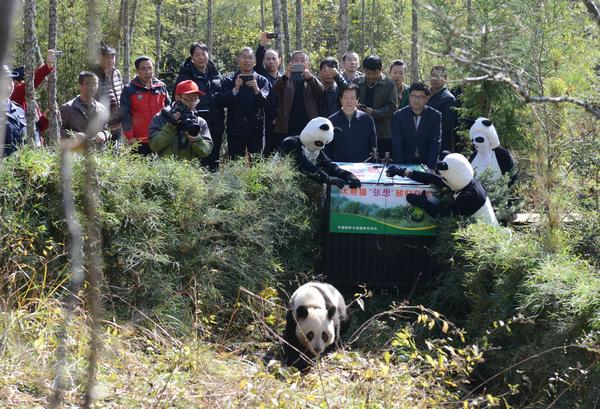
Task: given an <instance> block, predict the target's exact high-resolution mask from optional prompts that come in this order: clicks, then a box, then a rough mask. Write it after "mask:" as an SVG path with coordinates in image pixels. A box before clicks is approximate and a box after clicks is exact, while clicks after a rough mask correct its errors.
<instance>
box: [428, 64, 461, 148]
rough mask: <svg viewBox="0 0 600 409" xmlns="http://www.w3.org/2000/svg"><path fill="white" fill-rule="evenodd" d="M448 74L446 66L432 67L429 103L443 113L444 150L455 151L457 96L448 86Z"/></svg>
mask: <svg viewBox="0 0 600 409" xmlns="http://www.w3.org/2000/svg"><path fill="white" fill-rule="evenodd" d="M447 81H448V74H447V73H446V68H445V67H442V66H441V65H436V66H435V67H433V68H432V69H431V76H430V78H429V82H430V84H431V96H430V97H429V100H428V101H427V105H429V106H430V107H432V108H433V109H436V110H438V111H440V114H442V150H449V151H451V152H454V144H455V142H456V141H455V140H454V139H455V138H454V133H455V132H454V128H455V127H456V98H455V97H454V95H452V93H451V92H450V91H448V88H446V82H447Z"/></svg>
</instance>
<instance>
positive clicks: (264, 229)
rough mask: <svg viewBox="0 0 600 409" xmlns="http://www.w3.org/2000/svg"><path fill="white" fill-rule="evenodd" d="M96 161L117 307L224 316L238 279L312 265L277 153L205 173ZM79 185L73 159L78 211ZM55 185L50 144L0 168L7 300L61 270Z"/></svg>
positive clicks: (59, 276)
mask: <svg viewBox="0 0 600 409" xmlns="http://www.w3.org/2000/svg"><path fill="white" fill-rule="evenodd" d="M95 161H96V167H97V169H98V174H97V183H98V186H99V197H100V208H99V215H100V219H101V224H102V232H103V251H104V259H103V261H104V274H105V278H106V285H107V290H108V291H107V292H106V294H107V297H108V298H109V299H110V300H111V301H112V303H113V304H111V305H115V306H117V307H119V308H118V310H119V311H121V312H123V311H126V312H127V313H129V314H133V316H134V317H139V316H144V315H153V314H160V315H161V316H162V317H163V319H169V317H172V319H173V321H175V322H177V321H183V322H187V323H190V322H191V319H192V318H193V319H194V321H195V320H196V319H197V318H199V315H201V316H202V317H209V316H213V315H215V314H217V315H218V313H222V314H226V313H227V311H228V309H227V308H226V306H228V305H231V304H233V301H234V300H235V298H236V295H237V291H238V288H239V287H240V286H244V287H247V288H249V289H250V290H252V291H259V290H260V289H262V288H264V287H266V286H268V285H274V284H275V283H276V282H277V280H278V279H281V278H283V277H285V276H293V275H294V274H295V273H301V272H309V271H310V270H311V269H312V268H313V263H315V261H316V260H315V259H316V257H315V255H318V254H319V252H318V250H317V249H316V248H315V245H314V244H313V243H314V241H313V240H311V239H312V235H313V231H314V229H313V227H314V225H315V224H316V223H318V217H317V216H316V206H315V205H314V204H313V203H312V202H310V201H309V200H308V198H307V195H306V194H305V193H304V191H303V190H302V189H301V188H300V185H299V179H300V178H299V177H298V176H297V172H295V171H294V170H293V169H292V168H291V167H290V166H289V164H288V163H287V162H285V161H284V162H279V163H271V162H267V161H260V160H258V161H255V162H253V164H252V166H251V167H248V166H246V165H245V163H244V162H242V161H240V162H233V163H230V164H228V165H227V166H225V167H223V169H222V170H220V171H219V172H217V173H214V174H212V173H209V172H206V171H205V170H203V169H202V168H200V167H199V166H197V165H196V164H193V163H189V162H178V161H175V160H164V159H161V160H155V159H146V158H138V157H133V156H130V155H127V154H125V155H119V154H115V153H110V152H109V153H103V154H99V155H96V156H95ZM84 183H87V181H86V180H84V178H83V160H82V158H81V157H77V158H76V160H75V163H74V190H75V195H76V202H77V207H78V209H81V208H82V205H81V204H82V194H81V191H82V186H83V184H84ZM60 186H61V179H60V158H59V156H58V155H57V154H56V153H53V152H49V151H46V150H29V149H23V150H22V151H20V152H19V153H17V154H15V155H12V156H11V157H9V158H7V159H6V160H5V161H4V162H3V164H2V167H1V168H0V206H1V207H2V216H1V218H0V237H1V242H0V245H1V248H0V252H1V255H0V268H1V271H0V277H1V278H2V283H3V287H4V288H5V293H6V294H9V295H12V296H13V299H14V300H22V297H23V292H22V291H23V289H24V288H32V287H33V288H36V289H37V292H38V293H39V292H41V291H43V289H42V288H41V287H40V286H39V284H40V282H41V281H40V280H41V277H42V274H41V271H43V270H44V268H47V271H48V274H47V276H46V275H44V277H45V280H46V281H44V282H45V283H46V285H47V287H48V288H53V289H55V288H56V287H57V286H59V284H60V283H62V282H63V280H64V279H65V277H66V274H65V272H66V271H67V270H68V262H69V258H68V257H66V256H65V253H66V251H67V247H66V246H65V243H66V242H67V237H66V231H65V225H64V220H63V219H64V216H63V209H62V202H61V199H62V198H61V194H60V192H61V187H60ZM17 250H18V251H17ZM44 250H46V251H45V252H44ZM291 253H294V254H295V255H296V256H293V257H290V254H291ZM307 255H308V256H307ZM44 266H46V267H44ZM48 277H49V279H48ZM48 280H49V281H48ZM31 295H32V298H33V293H32V294H31ZM38 295H39V294H38ZM123 307H126V308H125V309H123ZM136 311H137V312H138V313H139V312H141V314H138V313H136ZM165 317H166V318H165Z"/></svg>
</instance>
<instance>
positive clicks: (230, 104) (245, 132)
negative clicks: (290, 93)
mask: <svg viewBox="0 0 600 409" xmlns="http://www.w3.org/2000/svg"><path fill="white" fill-rule="evenodd" d="M255 62H256V58H255V57H254V52H253V51H252V49H251V48H250V47H244V48H242V50H241V51H240V53H239V54H238V66H239V70H238V71H236V72H235V73H233V74H232V75H230V76H228V77H227V78H225V79H224V80H223V86H222V91H221V93H220V94H219V96H218V100H219V103H220V104H221V105H222V106H224V107H226V108H227V145H228V151H229V156H230V157H231V158H232V159H236V158H237V157H239V156H244V154H245V152H246V151H247V152H248V153H251V154H252V153H261V152H262V149H263V146H264V135H265V132H264V126H265V109H264V108H265V106H266V104H267V97H268V96H269V91H270V90H271V84H269V81H268V80H267V79H266V78H265V77H263V76H262V75H260V74H257V73H256V72H255V71H254V69H253V68H254V64H255Z"/></svg>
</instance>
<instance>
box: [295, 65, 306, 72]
mask: <svg viewBox="0 0 600 409" xmlns="http://www.w3.org/2000/svg"><path fill="white" fill-rule="evenodd" d="M292 72H304V64H292Z"/></svg>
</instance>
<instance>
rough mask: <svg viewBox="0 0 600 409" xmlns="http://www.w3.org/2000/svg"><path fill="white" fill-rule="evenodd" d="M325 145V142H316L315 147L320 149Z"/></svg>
mask: <svg viewBox="0 0 600 409" xmlns="http://www.w3.org/2000/svg"><path fill="white" fill-rule="evenodd" d="M323 145H325V144H324V143H323V141H315V146H319V147H320V146H323Z"/></svg>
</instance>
